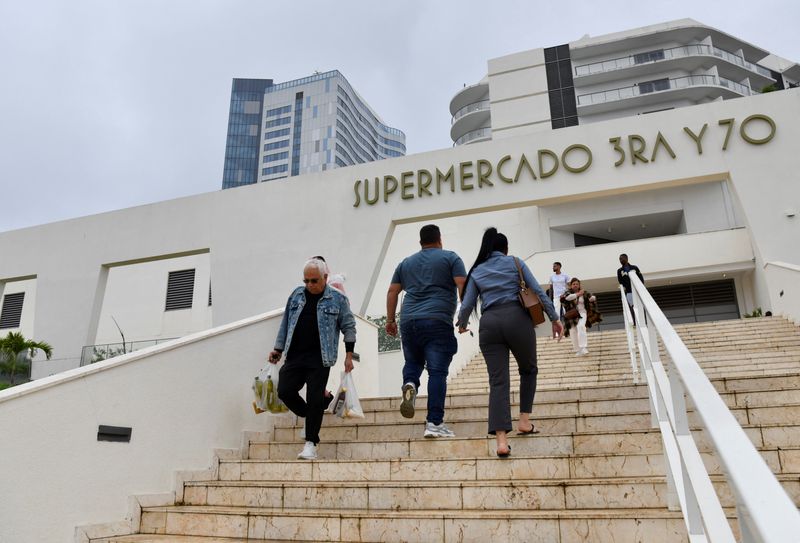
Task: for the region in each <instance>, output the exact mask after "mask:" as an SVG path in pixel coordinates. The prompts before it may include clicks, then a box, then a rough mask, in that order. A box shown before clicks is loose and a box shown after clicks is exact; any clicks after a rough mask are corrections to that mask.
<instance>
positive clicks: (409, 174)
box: [353, 114, 776, 207]
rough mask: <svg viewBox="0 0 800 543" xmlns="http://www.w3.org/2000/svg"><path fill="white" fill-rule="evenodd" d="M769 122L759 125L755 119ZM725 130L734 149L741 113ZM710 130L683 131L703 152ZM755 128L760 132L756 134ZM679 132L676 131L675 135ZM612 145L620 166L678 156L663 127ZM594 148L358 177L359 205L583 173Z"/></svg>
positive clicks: (763, 135)
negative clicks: (652, 133)
mask: <svg viewBox="0 0 800 543" xmlns="http://www.w3.org/2000/svg"><path fill="white" fill-rule="evenodd" d="M757 124H761V125H763V126H761V127H758V128H756V126H755V125H757ZM717 126H718V127H719V128H720V130H723V131H724V135H725V137H724V140H723V142H722V150H723V151H726V150H727V149H728V143H729V142H730V139H731V136H732V134H733V133H734V131H735V130H734V127H735V126H736V119H734V118H731V119H722V120H720V121H718V122H717ZM775 131H776V126H775V121H773V120H772V119H771V118H770V117H768V116H767V115H761V114H755V115H750V116H749V117H747V118H746V119H744V120H743V121H742V122H741V123H739V130H738V133H739V136H740V137H741V138H742V139H743V140H744V141H745V142H747V143H749V144H751V145H762V144H764V143H768V142H769V141H771V140H772V138H774V137H775ZM707 132H708V123H705V124H704V125H703V126H702V127H701V128H700V129H699V130H693V129H691V128H689V127H688V126H684V127H683V132H682V133H681V135H679V136H678V137H685V138H690V139H691V141H692V142H694V144H695V148H696V152H697V154H698V155H701V154H703V139H704V138H705V136H706V133H707ZM754 132H757V133H758V136H753V135H752V134H753V133H754ZM671 137H676V136H671ZM608 143H609V145H611V146H612V149H613V150H614V152H615V153H616V161H615V162H614V166H615V167H617V168H618V167H620V166H622V165H623V164H625V163H626V162H628V161H630V163H631V164H636V163H642V164H648V163H652V162H654V161H655V160H656V158H657V157H659V156H662V155H663V156H669V157H670V158H671V159H675V158H677V155H676V154H675V151H674V150H673V149H672V146H671V145H670V143H669V141H668V139H667V138H666V137H665V136H664V135H663V134H662V133H661V132H658V135H657V136H656V137H655V140H653V141H652V142H651V144H650V145H648V142H647V141H646V140H645V138H643V137H642V136H639V135H636V134H630V135H627V136H622V137H621V136H616V137H613V138H609V140H608ZM592 160H593V154H592V150H591V148H590V147H589V146H587V145H583V144H581V143H575V144H573V145H570V146H568V147H566V148H565V149H564V150H562V151H561V153H557V152H555V151H553V150H551V149H538V150H537V151H536V152H535V154H531V155H530V156H528V155H526V154H525V153H522V154H521V155H520V156H518V157H513V156H511V155H505V156H503V157H502V158H500V159H499V160H497V161H496V162H492V161H489V160H485V159H477V160H468V161H465V162H459V163H458V164H452V165H450V167H449V168H447V169H445V170H444V171H443V170H441V169H439V168H434V169H432V170H427V169H419V170H411V171H405V172H401V173H400V174H399V175H384V176H383V177H374V178H372V179H358V180H357V181H356V182H355V184H354V185H353V192H354V194H355V200H354V203H353V207H359V206H360V205H362V204H366V205H375V204H376V203H378V202H381V201H382V202H384V203H388V202H389V201H390V199H395V198H400V199H402V200H412V199H414V198H426V197H432V196H435V195H439V194H441V193H442V191H445V192H447V191H448V190H449V191H450V192H455V191H456V189H458V190H460V191H470V190H474V189H484V188H491V187H493V186H494V184H495V182H501V183H508V184H513V183H517V182H519V181H520V179H528V180H534V181H535V180H538V179H546V178H548V177H550V176H551V175H553V174H554V173H556V172H557V171H558V169H559V168H562V167H563V168H564V170H566V171H567V172H569V173H571V174H579V173H582V172H585V171H586V170H588V169H589V168H590V167H591V165H592Z"/></svg>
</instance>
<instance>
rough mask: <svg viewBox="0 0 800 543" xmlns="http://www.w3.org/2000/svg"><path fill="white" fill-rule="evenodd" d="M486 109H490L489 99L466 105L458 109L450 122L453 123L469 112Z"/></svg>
mask: <svg viewBox="0 0 800 543" xmlns="http://www.w3.org/2000/svg"><path fill="white" fill-rule="evenodd" d="M485 109H489V100H481V101H480V102H475V103H472V104H467V105H466V106H464V107H462V108H461V109H459V110H458V111H456V113H455V115H453V119H452V121H451V122H450V124H453V123H454V122H456V121H457V120H458V119H460V118H461V117H463V116H464V115H466V114H467V113H472V112H473V111H482V110H485Z"/></svg>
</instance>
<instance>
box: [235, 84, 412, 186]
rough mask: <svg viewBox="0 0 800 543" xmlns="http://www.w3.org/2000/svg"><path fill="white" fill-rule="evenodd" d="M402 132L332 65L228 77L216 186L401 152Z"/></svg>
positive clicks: (239, 184)
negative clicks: (281, 77) (277, 77)
mask: <svg viewBox="0 0 800 543" xmlns="http://www.w3.org/2000/svg"><path fill="white" fill-rule="evenodd" d="M405 139H406V138H405V134H403V132H402V131H400V130H398V129H397V128H393V127H391V126H388V125H387V124H385V123H384V122H383V121H382V120H381V118H380V117H379V116H378V114H377V113H375V111H373V109H372V108H371V107H370V106H369V104H367V102H366V101H365V100H364V99H363V98H361V96H359V94H358V93H357V92H356V91H355V89H353V87H352V86H351V85H350V83H349V82H348V81H347V79H345V77H344V76H343V75H342V74H341V73H340V72H339V71H338V70H332V71H329V72H325V73H317V74H314V75H311V76H308V77H304V78H301V79H295V80H292V81H286V82H284V83H277V84H273V82H272V80H269V79H234V81H233V88H232V91H231V108H230V113H229V119H228V139H227V145H226V150H225V166H224V171H223V183H222V188H224V189H225V188H233V187H237V186H241V185H248V184H252V183H256V182H263V181H272V180H274V179H281V178H283V177H289V176H296V175H302V174H306V173H312V172H322V171H326V170H328V169H333V168H341V167H345V166H352V165H353V164H363V163H364V162H371V161H373V160H383V159H385V158H393V157H398V156H403V155H405V152H406V146H405Z"/></svg>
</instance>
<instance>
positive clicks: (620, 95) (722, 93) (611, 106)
mask: <svg viewBox="0 0 800 543" xmlns="http://www.w3.org/2000/svg"><path fill="white" fill-rule="evenodd" d="M753 94H758V92H755V91H753V90H751V89H750V88H749V87H748V86H746V85H743V84H741V83H737V82H736V81H733V80H730V79H727V78H725V77H720V76H716V75H710V74H705V75H689V76H685V77H675V78H663V79H656V80H653V81H647V82H642V83H638V84H636V85H632V86H628V87H620V88H616V89H610V90H605V91H599V92H592V93H588V94H578V113H579V114H581V115H586V114H594V113H603V112H606V111H613V110H616V109H620V108H621V107H625V108H627V107H640V106H648V105H657V104H659V103H662V102H665V101H670V100H675V99H679V98H685V99H689V100H693V101H700V100H702V99H704V98H707V99H715V98H719V97H722V98H723V99H726V100H727V99H730V98H738V97H740V96H751V95H753ZM623 102H624V104H623Z"/></svg>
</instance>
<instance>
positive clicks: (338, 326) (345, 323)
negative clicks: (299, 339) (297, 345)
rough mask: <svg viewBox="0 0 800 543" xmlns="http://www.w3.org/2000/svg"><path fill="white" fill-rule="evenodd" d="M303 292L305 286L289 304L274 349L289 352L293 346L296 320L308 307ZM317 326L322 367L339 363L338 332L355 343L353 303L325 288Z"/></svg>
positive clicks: (298, 289) (296, 292)
mask: <svg viewBox="0 0 800 543" xmlns="http://www.w3.org/2000/svg"><path fill="white" fill-rule="evenodd" d="M304 290H305V287H297V288H296V289H295V290H294V292H292V294H291V296H289V299H288V300H287V301H286V309H285V310H284V312H283V320H282V321H281V327H280V329H279V330H278V337H277V338H276V339H275V349H277V350H279V351H283V352H288V350H289V346H290V345H291V343H292V335H293V334H294V328H295V326H297V319H298V318H300V313H301V312H302V311H303V306H305V305H306V297H305V295H304V294H303V291H304ZM317 324H318V326H319V344H320V347H321V350H322V364H323V365H324V366H325V367H328V368H329V367H331V366H333V365H334V364H336V357H337V356H338V350H339V332H340V331H341V332H343V333H344V340H345V341H355V340H356V319H355V317H353V313H352V312H351V311H350V302H348V300H347V296H345V295H344V294H342V293H341V292H339V291H338V290H335V289H332V288H331V287H329V286H326V287H325V292H324V293H323V294H322V298H320V300H319V302H318V303H317Z"/></svg>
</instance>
